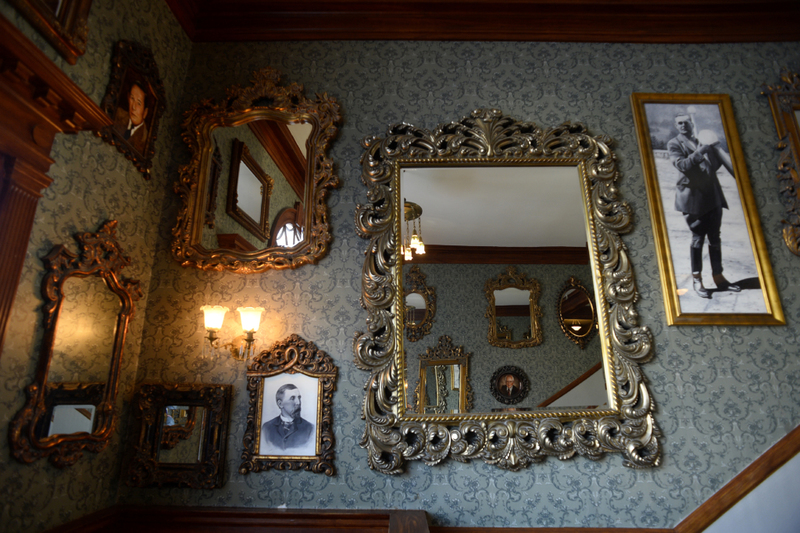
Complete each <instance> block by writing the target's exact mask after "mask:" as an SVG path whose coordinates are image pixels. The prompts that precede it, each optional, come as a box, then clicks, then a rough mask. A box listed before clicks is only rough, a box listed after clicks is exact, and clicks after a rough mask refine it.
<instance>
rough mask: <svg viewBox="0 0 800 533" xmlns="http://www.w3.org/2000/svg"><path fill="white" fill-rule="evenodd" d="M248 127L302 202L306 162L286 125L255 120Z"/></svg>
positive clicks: (272, 121)
mask: <svg viewBox="0 0 800 533" xmlns="http://www.w3.org/2000/svg"><path fill="white" fill-rule="evenodd" d="M248 125H249V126H250V129H251V130H252V132H253V134H254V135H255V136H256V138H257V139H258V140H259V142H260V143H261V145H262V146H263V147H264V149H265V150H266V151H267V153H268V154H269V155H270V157H272V160H273V161H274V162H275V165H276V166H277V167H278V168H279V169H280V171H281V172H282V173H283V176H284V177H285V178H286V181H288V182H289V185H290V186H291V187H292V190H294V192H295V194H296V195H297V197H298V198H300V201H301V202H304V201H305V199H304V198H303V194H304V192H305V186H306V175H307V174H308V161H307V160H306V158H305V156H303V153H302V152H301V151H300V148H299V147H298V146H297V143H296V142H295V140H294V137H292V134H291V133H290V132H289V128H288V127H287V126H286V124H283V123H281V122H276V121H274V120H257V121H254V122H250V123H249V124H248Z"/></svg>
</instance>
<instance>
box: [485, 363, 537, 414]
mask: <svg viewBox="0 0 800 533" xmlns="http://www.w3.org/2000/svg"><path fill="white" fill-rule="evenodd" d="M509 374H510V375H512V376H514V379H515V380H517V383H519V390H518V391H517V392H516V393H514V394H504V393H503V391H502V385H501V384H500V378H502V377H503V376H507V375H509ZM489 390H490V391H491V393H492V396H494V398H495V399H496V400H497V401H498V402H500V403H504V404H506V405H514V404H516V403H519V402H521V401H522V400H524V399H525V397H526V396H528V392H530V390H531V381H530V380H529V379H528V375H527V374H526V373H525V371H524V370H522V369H521V368H520V367H518V366H513V365H506V366H501V367H500V368H498V369H497V370H495V371H494V373H493V374H492V378H491V379H490V380H489Z"/></svg>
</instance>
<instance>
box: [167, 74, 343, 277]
mask: <svg viewBox="0 0 800 533" xmlns="http://www.w3.org/2000/svg"><path fill="white" fill-rule="evenodd" d="M279 81H280V74H279V73H278V72H277V71H276V70H274V69H271V68H264V69H262V70H259V71H257V72H256V73H255V74H254V75H253V80H252V85H251V86H249V87H244V88H243V87H239V86H235V87H231V88H230V89H228V97H227V98H226V99H225V100H224V101H223V102H222V103H220V104H216V103H214V102H213V101H211V100H203V101H202V102H199V103H196V104H194V105H193V106H192V107H191V108H190V109H189V110H188V111H187V112H186V113H185V114H184V116H185V120H184V122H183V129H184V133H183V135H182V137H183V140H184V141H185V142H186V143H187V144H188V146H189V150H190V151H191V153H192V158H191V160H190V162H189V163H188V164H187V165H184V166H182V167H181V168H180V181H179V182H178V183H176V184H175V192H176V193H177V194H178V195H179V196H180V201H181V207H180V210H179V212H178V222H177V224H176V226H175V228H174V230H173V235H174V240H173V243H172V253H173V256H174V257H175V258H176V259H177V260H178V261H179V262H180V263H181V264H182V265H183V266H185V267H194V268H200V269H203V270H230V271H233V272H239V273H243V274H248V273H255V272H263V271H265V270H269V269H282V268H297V267H299V266H301V265H304V264H310V263H316V262H317V261H319V260H320V259H321V258H322V257H323V256H324V255H325V254H326V253H327V249H328V243H329V242H330V240H331V229H330V225H329V222H328V206H327V200H326V199H327V194H328V191H329V189H331V188H334V187H336V186H338V184H339V178H338V177H337V176H336V175H335V174H334V172H333V161H332V160H331V159H330V158H329V157H328V155H327V151H328V148H329V145H330V142H331V140H332V139H333V137H334V136H335V135H336V132H337V124H338V122H339V121H340V120H341V116H340V115H339V104H338V103H336V100H334V99H333V98H330V97H328V95H327V94H318V95H317V97H316V100H310V99H308V98H306V97H305V96H304V95H303V88H302V87H301V86H300V85H297V84H291V85H288V86H281V85H278V82H279ZM234 139H236V140H238V143H235V142H233V141H234ZM245 146H246V149H245ZM215 149H219V151H220V160H219V162H217V163H215V158H214V157H213V155H212V154H213V153H214V150H215ZM218 166H221V167H222V169H223V172H221V173H218V172H217V170H216V169H217V168H218ZM227 168H230V169H231V172H226V171H224V169H227ZM215 176H219V184H216V185H215V183H214V179H213V178H214V177H215ZM231 178H233V179H231ZM217 190H219V191H220V193H221V194H222V193H224V194H226V199H225V201H220V202H216V200H215V198H214V195H215V191H217ZM248 197H249V198H248ZM245 200H247V201H248V202H249V200H253V202H252V204H253V205H252V207H250V208H248V209H245V205H244V204H245V203H246V202H245ZM212 208H213V209H215V210H216V212H215V213H213V214H212V213H209V210H210V209H212ZM208 220H211V221H213V224H208V223H207V222H206V221H208Z"/></svg>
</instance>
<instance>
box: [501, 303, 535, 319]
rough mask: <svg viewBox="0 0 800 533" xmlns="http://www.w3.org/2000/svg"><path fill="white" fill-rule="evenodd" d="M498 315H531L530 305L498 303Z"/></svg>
mask: <svg viewBox="0 0 800 533" xmlns="http://www.w3.org/2000/svg"><path fill="white" fill-rule="evenodd" d="M494 312H495V315H494V316H496V317H500V316H527V317H529V316H531V306H530V305H497V304H495V306H494Z"/></svg>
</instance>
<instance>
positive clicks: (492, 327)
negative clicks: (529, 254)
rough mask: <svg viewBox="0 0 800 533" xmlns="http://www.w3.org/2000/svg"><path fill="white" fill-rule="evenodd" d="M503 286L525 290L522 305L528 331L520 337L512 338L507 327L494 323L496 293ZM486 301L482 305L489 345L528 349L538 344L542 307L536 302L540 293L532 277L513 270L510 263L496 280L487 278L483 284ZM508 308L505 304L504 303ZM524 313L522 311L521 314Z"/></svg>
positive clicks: (496, 321)
mask: <svg viewBox="0 0 800 533" xmlns="http://www.w3.org/2000/svg"><path fill="white" fill-rule="evenodd" d="M505 289H516V290H518V291H521V292H523V293H525V292H527V293H528V294H527V298H526V302H525V304H524V305H523V306H521V307H524V308H526V309H525V312H527V315H526V316H527V317H528V318H529V319H530V324H529V325H530V328H531V329H530V330H528V331H526V332H525V334H524V335H522V338H520V339H516V340H515V339H514V338H513V335H512V332H511V330H509V328H508V326H506V325H503V324H500V323H499V322H498V316H500V313H499V312H498V307H499V305H498V302H497V301H496V294H497V292H501V291H504V290H505ZM484 291H485V292H486V300H488V302H489V305H488V306H487V307H486V314H485V316H486V318H488V319H489V332H488V334H487V337H488V340H489V344H491V345H492V346H498V347H500V348H528V347H530V346H538V345H540V344H541V343H542V340H543V335H542V326H541V324H540V323H539V319H540V318H541V317H542V308H541V307H540V306H539V304H538V303H537V302H538V301H539V295H541V294H542V287H541V285H539V282H538V281H536V280H535V279H530V278H528V276H527V275H526V274H525V273H524V272H517V269H516V268H515V267H513V266H509V267H508V268H507V269H506V271H505V272H503V273H502V274H500V276H499V277H498V278H497V279H490V280H488V281H487V282H486V284H485V285H484ZM506 307H509V306H506ZM523 314H524V313H523Z"/></svg>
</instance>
